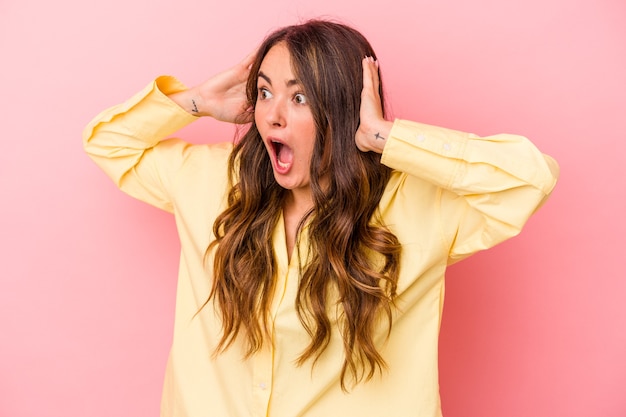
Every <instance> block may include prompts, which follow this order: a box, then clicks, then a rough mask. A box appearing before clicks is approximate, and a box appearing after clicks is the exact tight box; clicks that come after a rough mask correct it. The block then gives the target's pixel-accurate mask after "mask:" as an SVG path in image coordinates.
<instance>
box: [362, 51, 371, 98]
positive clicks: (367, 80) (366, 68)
mask: <svg viewBox="0 0 626 417" xmlns="http://www.w3.org/2000/svg"><path fill="white" fill-rule="evenodd" d="M372 89H373V84H372V69H371V65H370V57H369V56H367V57H365V58H363V90H364V91H371V90H372Z"/></svg>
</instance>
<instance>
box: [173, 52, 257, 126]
mask: <svg viewBox="0 0 626 417" xmlns="http://www.w3.org/2000/svg"><path fill="white" fill-rule="evenodd" d="M255 56H256V51H254V52H252V53H251V54H250V55H248V56H247V57H246V58H245V59H244V60H243V61H241V62H239V63H238V64H237V65H235V66H234V67H232V68H229V69H227V70H226V71H223V72H221V73H219V74H217V75H215V76H213V77H211V78H209V79H208V80H207V81H205V82H204V83H202V84H200V85H198V86H196V87H193V88H190V89H189V90H185V91H181V92H178V93H174V94H171V95H170V96H169V97H170V99H172V100H173V101H174V102H176V103H177V104H178V105H179V106H181V107H182V108H183V109H185V110H187V111H188V112H189V113H191V114H193V115H194V116H210V117H213V118H214V119H217V120H221V121H224V122H230V123H247V122H250V121H251V120H252V117H253V115H252V113H251V112H250V111H249V109H248V108H247V107H248V105H247V98H246V83H247V81H248V75H249V74H250V67H251V65H252V63H253V62H254V58H255Z"/></svg>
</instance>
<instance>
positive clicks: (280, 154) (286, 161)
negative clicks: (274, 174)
mask: <svg viewBox="0 0 626 417" xmlns="http://www.w3.org/2000/svg"><path fill="white" fill-rule="evenodd" d="M270 143H271V144H272V149H273V150H274V156H275V158H274V159H275V161H276V165H277V166H276V168H278V170H279V171H281V172H286V171H288V170H289V168H291V165H292V164H293V150H292V149H291V148H290V147H289V146H287V145H285V144H284V143H282V142H279V141H277V140H272V141H271V142H270Z"/></svg>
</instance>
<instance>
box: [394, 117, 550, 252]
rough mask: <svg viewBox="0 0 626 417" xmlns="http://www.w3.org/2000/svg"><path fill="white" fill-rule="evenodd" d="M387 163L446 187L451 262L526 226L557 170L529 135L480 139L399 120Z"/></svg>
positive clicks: (444, 201)
mask: <svg viewBox="0 0 626 417" xmlns="http://www.w3.org/2000/svg"><path fill="white" fill-rule="evenodd" d="M389 136H390V137H389V139H388V143H387V144H386V145H385V149H384V152H383V155H382V162H383V163H384V164H385V165H388V166H390V167H391V168H393V169H395V170H398V171H401V172H403V173H405V174H407V175H410V176H414V177H417V178H420V179H421V180H423V181H426V182H428V183H431V184H433V185H435V186H436V187H438V188H439V189H441V190H442V191H441V196H440V203H439V204H440V210H441V219H442V224H445V227H442V234H443V235H444V239H445V240H446V241H447V242H448V244H449V247H450V250H449V262H450V263H452V262H456V261H458V260H460V259H462V258H464V257H467V256H469V255H471V254H472V253H474V252H477V251H479V250H483V249H486V248H489V247H492V246H494V245H496V244H498V243H500V242H502V241H503V240H505V239H507V238H509V237H512V236H515V235H516V234H518V233H519V232H520V230H521V229H522V227H523V225H524V224H525V223H526V221H527V220H528V218H529V217H530V216H531V215H532V214H533V213H534V212H535V211H536V210H537V209H538V208H539V207H540V206H541V205H542V204H543V202H545V200H546V199H547V197H548V196H549V195H550V193H551V192H552V189H553V188H554V186H555V184H556V180H557V177H558V173H559V168H558V165H557V163H556V161H555V160H554V159H552V158H551V157H549V156H547V155H544V154H542V153H541V152H540V151H539V150H538V149H537V148H536V147H535V146H534V145H533V144H532V143H531V142H530V141H529V140H528V139H526V138H524V137H522V136H516V135H505V134H502V135H495V136H490V137H483V138H481V137H478V136H476V135H473V134H468V133H463V132H459V131H455V130H451V129H445V128H440V127H434V126H429V125H425V124H420V123H415V122H409V121H404V120H396V121H395V123H394V125H393V128H392V130H391V132H390V135H389Z"/></svg>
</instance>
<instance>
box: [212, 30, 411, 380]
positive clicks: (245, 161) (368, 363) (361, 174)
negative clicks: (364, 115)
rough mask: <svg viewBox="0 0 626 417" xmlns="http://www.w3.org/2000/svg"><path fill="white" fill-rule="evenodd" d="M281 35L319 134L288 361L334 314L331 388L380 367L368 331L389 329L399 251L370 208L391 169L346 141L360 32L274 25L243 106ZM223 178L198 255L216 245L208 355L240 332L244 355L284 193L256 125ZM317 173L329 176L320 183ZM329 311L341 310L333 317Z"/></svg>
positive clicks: (254, 329) (355, 121) (322, 342)
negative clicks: (225, 189) (221, 200)
mask: <svg viewBox="0 0 626 417" xmlns="http://www.w3.org/2000/svg"><path fill="white" fill-rule="evenodd" d="M279 42H282V43H284V44H285V45H286V46H287V48H288V49H289V51H290V53H291V62H292V66H293V68H292V70H293V72H294V74H295V75H296V77H297V79H298V80H299V81H300V82H301V84H302V85H303V88H304V92H305V94H306V95H307V98H308V100H309V103H310V108H311V111H312V113H313V118H314V120H315V124H316V131H317V134H316V139H315V140H316V142H315V148H314V152H313V156H312V159H311V165H310V177H311V179H310V184H311V189H312V193H313V199H314V208H313V209H312V210H311V211H310V212H309V213H308V215H307V216H305V218H303V219H302V221H301V223H300V226H299V233H304V231H306V232H308V238H309V242H310V245H309V248H308V250H309V253H306V254H302V253H299V250H298V260H299V262H300V284H299V289H298V295H297V299H296V300H295V303H296V309H297V312H298V316H299V319H300V321H301V323H302V326H303V327H304V329H305V330H306V331H307V332H308V334H309V335H310V337H311V342H310V344H309V345H308V347H307V348H306V349H305V350H304V352H302V354H301V356H300V357H299V358H298V364H299V365H302V364H304V362H306V361H307V360H309V359H311V360H312V361H313V363H315V361H316V360H317V359H319V357H320V355H321V354H322V352H323V351H324V349H325V348H326V346H327V345H328V343H329V342H330V337H331V329H332V327H333V325H334V324H332V322H333V321H334V320H337V326H338V330H339V332H340V334H341V336H342V337H343V345H344V352H345V360H344V364H343V367H342V370H341V386H342V388H343V389H346V376H347V374H348V373H349V374H350V375H351V376H352V377H353V383H359V382H361V381H362V380H364V379H365V380H369V379H371V378H372V377H373V375H374V374H375V372H376V371H377V370H382V368H383V367H384V366H385V361H384V359H383V357H382V356H381V354H380V352H379V350H378V348H377V346H376V343H375V341H374V335H375V329H379V328H380V325H381V323H380V319H381V317H382V318H383V319H385V318H386V319H387V323H388V329H387V331H390V329H391V321H392V309H393V300H394V296H395V295H396V286H397V279H398V268H399V258H400V246H399V243H398V240H397V238H396V237H395V235H394V234H393V233H391V232H390V231H389V230H388V229H387V228H386V227H385V226H384V225H383V224H382V223H381V221H380V214H379V213H378V212H377V207H378V203H379V201H380V199H381V197H382V195H383V192H384V189H385V186H386V184H387V182H388V180H389V176H390V169H389V168H387V167H385V166H384V165H382V164H381V163H380V155H378V154H376V153H373V152H369V153H364V152H361V151H359V150H358V149H357V147H356V145H355V139H354V138H355V133H356V131H357V128H358V127H359V109H360V103H361V90H362V88H363V69H362V59H363V58H364V57H366V56H372V57H375V56H376V55H375V53H374V50H373V49H372V47H371V46H370V44H369V42H368V41H367V40H366V39H365V38H364V37H363V36H362V35H361V34H360V33H359V32H357V31H356V30H354V29H352V28H350V27H348V26H345V25H343V24H339V23H334V22H329V21H322V20H313V21H308V22H306V23H304V24H300V25H295V26H289V27H285V28H282V29H280V30H278V31H276V32H274V33H272V34H271V35H269V36H268V37H267V38H266V39H265V41H264V42H263V44H262V45H261V46H260V48H259V50H258V53H257V56H256V60H255V61H254V63H253V65H252V67H251V72H250V77H249V79H248V82H247V98H248V100H249V104H250V108H251V109H254V105H255V103H256V100H257V94H258V91H257V78H258V72H259V68H260V66H261V62H262V61H263V58H264V57H265V55H266V54H267V53H268V51H269V50H270V49H271V48H272V46H274V45H276V44H277V43H279ZM380 95H381V97H383V91H382V82H381V87H380ZM229 175H230V180H231V184H233V185H232V187H231V190H230V192H229V195H228V208H226V210H224V212H222V213H221V214H220V215H219V216H218V217H217V219H216V221H215V223H214V225H213V232H214V234H215V236H216V240H215V241H213V242H212V243H211V245H210V246H209V248H208V249H207V255H208V254H209V252H210V251H211V250H212V249H214V250H215V252H214V263H213V269H214V281H213V287H212V291H211V293H210V297H209V300H210V299H211V298H214V300H215V302H216V303H217V305H218V307H219V309H220V311H221V315H222V322H223V336H222V339H221V341H220V343H219V345H218V347H217V350H216V353H219V352H220V351H223V350H224V349H226V348H228V347H229V346H230V345H231V344H232V343H233V341H234V340H235V339H236V338H237V337H238V335H239V334H240V333H242V334H243V335H245V338H246V339H247V343H248V347H247V353H248V355H251V354H253V353H254V352H256V351H258V350H259V349H260V348H261V346H262V344H263V343H264V342H266V343H267V342H268V340H269V339H268V335H269V330H268V329H269V308H270V303H271V299H272V296H273V294H274V290H275V273H276V260H275V258H274V254H273V249H272V245H271V243H270V242H271V241H272V234H273V231H274V228H275V227H276V224H277V222H278V219H279V216H280V213H281V209H282V204H283V199H284V198H285V195H286V192H287V191H286V190H285V189H283V188H281V187H280V186H279V185H278V184H277V182H276V181H275V179H274V175H273V171H272V166H271V161H270V158H269V155H268V154H267V151H266V149H265V146H264V145H263V141H262V140H261V137H260V135H259V132H258V130H257V127H256V125H255V124H254V122H253V123H252V125H251V126H250V128H249V130H248V131H247V132H246V133H245V134H243V136H242V137H241V138H240V140H238V141H236V143H235V146H234V150H233V152H232V155H231V157H230V161H229ZM322 177H325V178H328V179H329V180H328V181H327V182H324V184H325V186H324V187H322V186H321V179H322ZM305 224H308V227H307V228H306V229H305V228H304V225H305ZM296 247H298V245H296ZM302 259H304V262H303V261H302ZM337 307H340V308H337ZM335 311H340V314H339V317H335V316H334V315H336V313H334V312H335ZM329 312H333V314H334V315H332V314H329Z"/></svg>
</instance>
